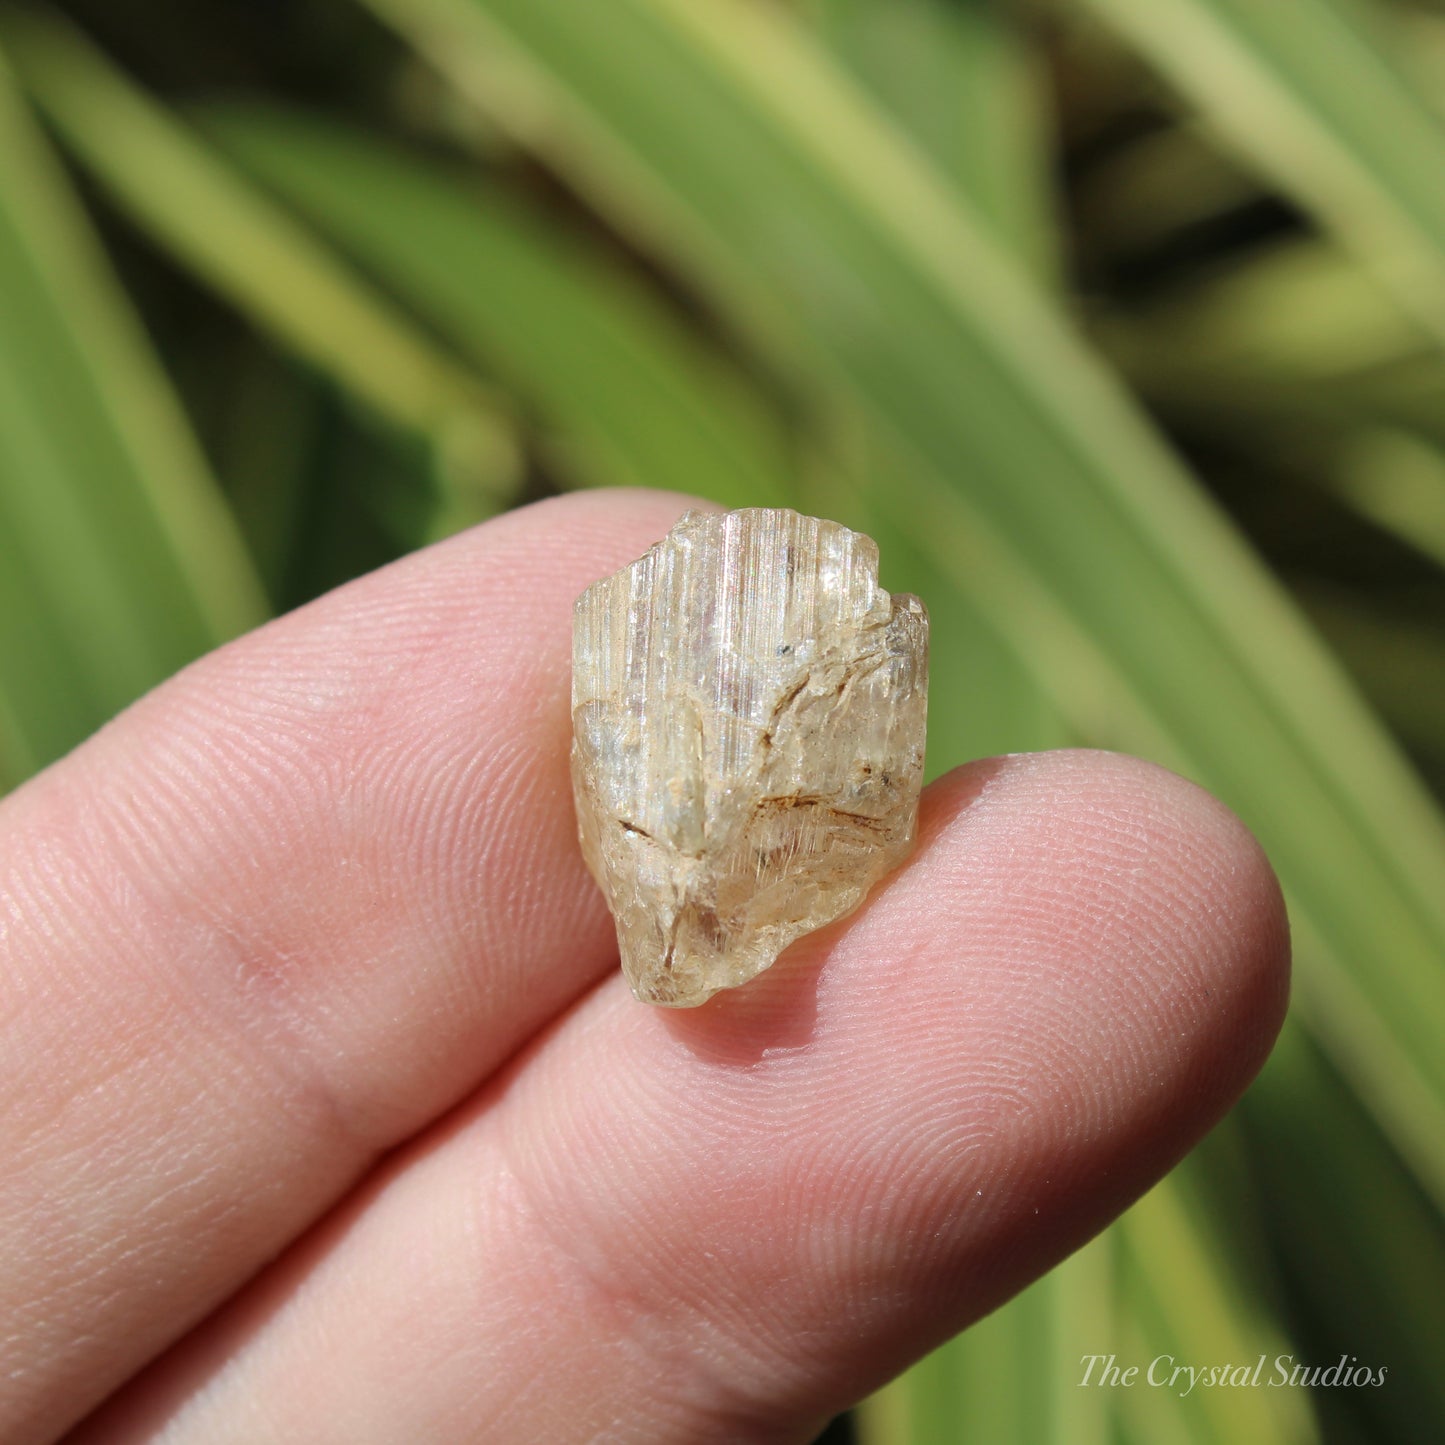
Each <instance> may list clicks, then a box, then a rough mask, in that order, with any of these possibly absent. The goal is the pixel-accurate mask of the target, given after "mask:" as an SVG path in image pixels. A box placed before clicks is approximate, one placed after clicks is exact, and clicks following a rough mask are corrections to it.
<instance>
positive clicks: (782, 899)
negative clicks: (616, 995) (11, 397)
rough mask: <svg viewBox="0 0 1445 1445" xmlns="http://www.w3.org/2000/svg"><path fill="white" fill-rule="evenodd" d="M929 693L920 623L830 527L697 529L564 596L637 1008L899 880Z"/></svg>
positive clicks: (605, 864)
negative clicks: (895, 875) (896, 873)
mask: <svg viewBox="0 0 1445 1445" xmlns="http://www.w3.org/2000/svg"><path fill="white" fill-rule="evenodd" d="M927 688H928V616H927V613H926V612H925V611H924V608H923V604H922V603H921V602H919V601H918V599H917V598H916V597H910V596H907V595H904V594H899V595H897V596H893V597H890V596H889V594H888V593H887V592H885V591H883V589H882V588H880V587H879V586H878V548H877V546H876V545H875V544H874V542H873V541H872V540H871V539H870V538H868V537H865V536H862V535H861V534H859V533H857V532H851V531H849V530H848V529H847V528H846V527H843V526H840V525H839V524H838V523H837V522H827V521H822V520H820V519H818V518H816V517H804V516H800V515H799V514H798V513H797V512H792V511H786V510H766V509H761V508H751V509H747V510H743V511H737V512H725V513H701V512H689V513H688V514H687V515H686V516H685V517H683V519H682V520H681V521H680V522H679V523H678V524H677V525H676V526H675V527H674V528H673V529H672V531H671V532H669V533H668V535H667V536H666V537H665V538H663V540H662V541H661V542H659V543H658V544H657V545H656V546H655V547H653V548H652V550H651V551H649V552H648V553H647V555H646V556H645V557H643V558H641V559H640V560H639V561H637V562H634V563H632V565H631V566H629V567H624V568H623V569H622V570H621V571H620V572H617V573H615V574H614V575H613V576H611V577H608V578H605V579H604V580H602V581H601V582H597V583H595V584H594V585H593V586H591V587H589V588H588V589H587V590H586V591H585V592H584V593H583V594H582V596H581V597H579V598H578V599H577V605H576V612H575V618H574V629H573V653H572V724H573V743H572V783H573V790H574V793H575V796H576V802H577V817H578V824H579V832H580V835H581V840H582V851H583V854H584V856H585V857H586V859H587V865H588V867H589V868H590V869H591V870H592V874H593V877H595V878H596V880H597V882H598V884H599V886H600V887H601V889H602V891H603V893H604V894H605V895H606V898H607V902H608V904H609V905H610V907H611V909H612V913H613V916H614V917H615V918H616V920H617V940H618V945H619V947H620V949H621V954H622V968H623V972H624V973H625V974H626V976H627V981H628V982H629V983H630V984H631V986H632V991H633V992H634V993H635V994H636V995H637V997H638V998H640V999H643V1000H644V1001H646V1002H648V1003H656V1004H667V1005H671V1006H674V1007H687V1006H690V1005H693V1004H700V1003H702V1002H704V1001H705V1000H706V999H708V998H710V997H711V996H712V995H713V994H714V993H716V992H717V991H718V990H719V989H722V988H731V987H734V986H735V985H737V984H740V983H745V982H747V980H748V979H750V978H752V977H753V976H754V975H756V974H758V973H760V972H761V971H762V970H763V969H765V968H767V967H768V965H769V964H771V963H772V962H773V960H774V959H776V958H777V956H778V954H779V953H781V952H782V950H783V949H784V948H786V947H787V946H788V944H790V943H792V942H793V940H794V939H797V938H799V937H801V936H802V935H803V934H805V933H809V932H811V931H812V930H813V929H815V928H821V927H822V926H823V925H824V924H825V923H831V922H832V921H833V920H834V919H836V918H840V917H842V916H843V915H844V914H845V913H848V912H849V911H850V910H852V909H853V908H855V907H857V905H858V904H859V903H860V902H861V901H862V899H863V896H864V894H865V893H866V892H867V891H868V889H869V888H870V887H871V886H872V885H873V884H874V883H875V882H876V881H877V880H878V879H879V878H881V877H882V876H883V875H884V874H885V873H887V872H889V871H890V870H891V869H892V868H894V867H896V866H897V865H898V863H899V862H901V861H902V859H903V858H904V857H905V856H906V855H907V853H908V851H909V849H910V848H911V847H912V844H913V837H914V831H915V826H916V822H917V816H918V794H919V788H920V786H921V783H922V777H923V741H924V721H925V715H926V710H927Z"/></svg>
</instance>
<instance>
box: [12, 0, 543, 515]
mask: <svg viewBox="0 0 1445 1445" xmlns="http://www.w3.org/2000/svg"><path fill="white" fill-rule="evenodd" d="M0 36H3V38H4V41H5V43H6V45H7V47H8V48H9V50H10V52H11V53H12V55H13V56H14V58H15V62H16V64H17V66H18V68H19V70H20V73H21V76H22V78H23V79H24V81H25V83H26V85H27V86H28V87H29V88H30V89H31V90H32V91H33V93H34V94H35V96H36V98H37V100H38V101H39V103H40V104H41V105H42V106H43V107H44V109H45V112H46V114H47V115H48V116H49V117H50V119H51V121H52V122H53V123H54V125H55V126H56V128H57V129H58V130H59V132H60V134H61V135H62V136H63V138H64V140H65V142H66V143H67V144H68V145H69V146H70V148H71V149H72V150H73V151H74V152H75V154H76V155H77V156H78V157H79V158H80V159H81V160H82V161H83V162H84V163H85V165H86V166H87V167H89V168H90V169H91V170H92V171H93V172H94V173H95V175H96V176H97V177H98V178H99V179H100V180H101V181H102V183H103V184H104V185H105V186H106V188H107V190H108V191H109V192H110V194H111V195H112V196H113V197H114V199H115V200H116V202H117V203H118V204H119V205H120V206H122V207H123V208H124V209H125V210H126V211H127V212H129V213H130V214H131V215H132V216H133V217H134V219H135V220H136V222H137V223H138V224H139V225H140V226H141V227H142V228H143V229H144V231H145V233H146V234H147V235H148V236H149V237H150V238H151V239H152V240H153V241H155V242H156V243H158V244H160V245H162V246H164V247H165V248H166V249H167V250H169V251H170V252H171V253H172V254H173V255H174V256H175V257H176V258H177V259H178V260H179V261H180V262H181V263H182V264H184V265H186V266H188V267H189V268H190V269H192V270H193V271H194V272H195V273H196V275H197V276H198V277H199V278H200V279H201V280H202V281H204V282H205V283H206V284H208V285H210V286H212V287H214V288H215V289H216V290H217V291H218V292H219V293H220V294H221V295H222V296H224V297H226V298H227V299H228V300H229V301H231V302H232V303H233V304H234V305H235V306H237V307H238V308H239V309H240V310H241V311H242V312H244V313H245V314H246V315H247V316H248V317H249V318H250V319H251V320H252V321H254V322H255V323H256V325H258V326H259V327H261V328H263V329H264V330H266V331H267V332H269V333H270V334H271V335H272V336H273V337H275V338H276V340H277V341H278V342H279V343H280V344H281V345H283V346H285V347H287V348H289V349H290V350H291V351H293V352H294V353H295V354H296V355H298V356H300V357H302V358H304V359H305V360H307V361H309V362H310V363H312V364H313V365H314V366H316V367H318V368H320V369H321V370H323V371H325V372H326V373H328V374H329V375H331V376H333V377H335V378H336V380H337V381H338V382H339V383H340V384H341V385H342V386H344V387H346V388H347V389H348V390H350V391H351V392H353V393H354V394H355V395H356V396H357V397H359V398H360V399H361V400H363V401H364V402H366V403H367V404H368V405H369V406H371V407H372V408H374V409H375V410H376V411H377V412H378V413H379V414H380V415H382V416H383V417H385V418H387V419H388V420H389V421H391V422H393V423H394V424H396V425H399V426H402V427H406V428H410V429H414V430H417V431H419V432H423V433H426V434H430V435H433V436H438V437H441V436H445V435H446V434H448V432H449V431H451V430H452V429H454V428H456V427H460V426H465V427H468V428H469V429H471V430H472V431H476V430H477V429H479V428H480V429H482V430H483V431H484V432H485V434H486V436H487V437H488V439H489V442H490V447H489V450H488V451H487V453H486V454H485V457H484V462H485V465H484V466H482V467H481V468H479V469H476V470H475V471H474V473H473V475H474V476H475V477H476V478H478V479H479V480H480V484H481V485H482V489H483V492H484V494H486V495H484V498H483V501H484V502H485V501H488V500H489V501H490V505H485V506H483V507H482V508H481V510H482V511H483V512H485V511H494V510H495V509H496V506H497V504H498V503H499V502H501V501H503V500H505V499H507V498H509V497H510V496H511V495H512V493H513V491H514V489H515V486H516V483H517V463H518V458H517V455H516V448H515V443H514V442H513V440H512V437H511V430H512V428H511V423H510V421H509V419H507V418H506V417H505V416H504V415H502V414H501V412H500V411H499V408H498V404H497V402H496V400H495V399H494V398H492V397H491V396H489V395H488V394H487V392H486V390H485V388H484V387H483V386H482V385H481V383H480V382H479V381H478V380H477V379H476V378H475V377H474V376H472V375H470V374H468V373H467V371H466V370H465V369H463V368H462V367H461V366H459V365H457V364H456V363H455V362H454V361H453V360H451V359H450V358H449V357H447V356H446V355H444V354H443V353H442V352H441V351H439V350H438V348H437V347H436V346H435V345H434V344H433V343H432V342H431V341H430V340H429V339H428V338H427V337H426V336H425V335H424V334H423V333H422V332H421V331H420V330H419V329H418V328H417V326H416V325H415V323H414V322H412V320H411V319H410V318H409V317H407V316H406V315H405V314H404V313H402V312H401V311H399V310H397V309H396V308H395V307H394V306H392V304H391V303H390V302H388V301H387V300H386V299H385V298H384V297H383V296H381V295H379V294H378V293H376V292H375V291H374V290H372V289H371V288H370V287H369V286H367V285H366V283H365V282H364V281H363V280H362V279H361V278H360V277H359V276H357V275H356V274H354V273H353V272H352V271H351V269H350V268H349V267H348V266H347V265H346V264H345V263H344V262H343V261H342V260H341V259H340V257H338V256H337V255H335V254H334V253H333V252H332V251H330V250H329V249H328V248H327V247H326V246H325V245H323V244H321V243H320V242H319V241H318V240H317V239H316V238H315V237H314V236H313V235H311V234H310V233H308V231H307V230H306V228H305V227H303V226H301V225H299V224H298V223H297V222H296V221H295V220H294V219H293V218H292V217H291V216H290V215H288V214H287V213H286V212H285V211H284V210H283V209H282V208H281V207H279V206H277V205H275V204H273V203H272V202H271V201H270V200H268V198H267V197H266V196H265V195H264V194H263V193H261V192H260V191H258V190H257V189H255V188H254V187H253V186H251V185H249V184H248V183H247V182H246V180H245V178H244V177H243V176H241V175H239V174H237V173H236V172H235V171H234V170H233V169H232V168H231V167H229V166H228V165H227V164H226V163H225V161H224V160H223V159H222V158H221V157H220V156H218V155H216V154H215V153H214V152H213V151H211V150H210V149H209V148H208V147H207V146H206V145H204V144H203V143H202V142H201V141H200V139H199V138H198V137H196V136H194V135H193V134H192V133H191V132H190V131H189V130H188V129H187V128H186V127H185V126H184V125H183V124H182V123H181V122H179V121H178V120H177V118H176V117H175V116H174V115H172V114H170V113H169V112H168V111H167V110H166V109H165V108H164V107H163V106H161V105H159V104H158V103H157V102H156V101H154V100H152V99H151V98H150V97H149V96H148V95H146V94H145V92H144V91H142V90H141V89H139V88H138V87H137V86H135V85H133V84H132V83H131V82H130V81H128V80H127V79H126V78H125V77H124V76H123V75H122V74H121V73H120V72H119V71H118V70H116V69H115V68H114V67H113V66H112V65H111V64H110V62H109V61H107V60H106V58H105V57H104V56H103V55H102V54H101V52H100V51H99V50H97V49H96V48H95V47H94V46H93V45H92V44H91V43H90V42H89V41H88V40H86V39H85V38H84V36H82V35H81V33H80V32H79V31H78V30H76V29H75V28H73V27H72V26H71V25H70V24H69V23H68V22H66V21H64V20H62V19H61V18H60V17H58V16H56V15H54V14H53V13H50V12H39V11H37V12H27V11H18V12H9V13H7V14H6V15H5V17H4V22H3V25H0ZM479 455H481V454H480V453H479ZM472 510H475V508H474V509H472Z"/></svg>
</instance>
